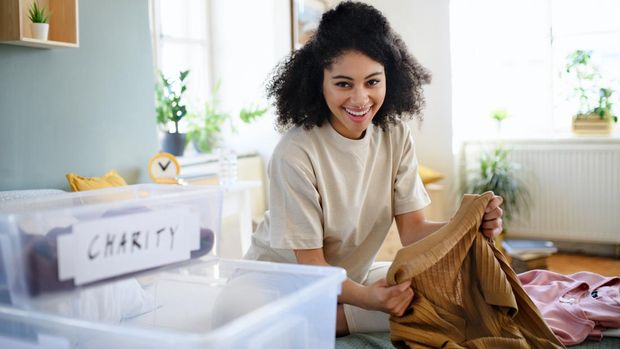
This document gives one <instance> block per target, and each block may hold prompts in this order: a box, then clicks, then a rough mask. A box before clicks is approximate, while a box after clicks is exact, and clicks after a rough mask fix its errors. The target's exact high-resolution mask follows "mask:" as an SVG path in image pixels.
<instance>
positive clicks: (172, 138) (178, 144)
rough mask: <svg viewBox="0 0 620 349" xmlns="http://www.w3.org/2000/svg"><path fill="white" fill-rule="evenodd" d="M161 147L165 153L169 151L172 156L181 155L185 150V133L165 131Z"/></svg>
mask: <svg viewBox="0 0 620 349" xmlns="http://www.w3.org/2000/svg"><path fill="white" fill-rule="evenodd" d="M161 147H162V150H163V151H164V152H166V153H170V154H172V155H174V156H183V151H184V150H185V133H170V132H166V133H165V134H164V139H163V140H162V144H161Z"/></svg>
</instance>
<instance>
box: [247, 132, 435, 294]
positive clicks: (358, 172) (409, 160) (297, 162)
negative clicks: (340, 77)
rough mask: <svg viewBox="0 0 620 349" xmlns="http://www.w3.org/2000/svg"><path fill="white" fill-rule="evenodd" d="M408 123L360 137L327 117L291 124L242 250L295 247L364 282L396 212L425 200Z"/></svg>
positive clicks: (269, 252) (273, 254)
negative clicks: (265, 203) (319, 254)
mask: <svg viewBox="0 0 620 349" xmlns="http://www.w3.org/2000/svg"><path fill="white" fill-rule="evenodd" d="M417 167H418V162H417V159H416V156H415V151H414V144H413V140H412V138H411V131H410V130H409V127H408V126H407V125H406V124H405V123H402V122H399V123H397V124H396V125H391V126H390V127H389V129H388V130H387V131H383V130H382V129H381V128H380V127H377V126H373V125H371V126H370V127H369V128H368V129H367V130H366V133H365V134H364V137H363V138H362V139H359V140H352V139H348V138H345V137H343V136H341V135H340V134H339V133H338V132H336V130H334V128H333V127H332V126H331V124H330V123H329V122H326V123H325V124H324V125H323V126H322V127H313V128H312V129H310V130H306V129H303V128H301V127H295V128H292V129H290V130H289V131H288V132H287V133H286V134H285V135H284V136H283V137H282V139H281V140H280V142H279V143H278V145H277V146H276V148H275V150H274V152H273V156H272V158H271V161H270V163H269V179H270V183H269V211H267V212H266V213H265V220H264V221H263V222H262V223H261V224H260V225H259V226H258V228H257V230H256V232H255V233H254V234H253V236H252V245H251V247H250V249H249V251H248V253H247V254H246V256H245V258H247V259H254V260H263V261H273V262H284V263H296V258H295V254H294V252H293V250H297V249H315V248H323V252H324V254H325V259H326V260H327V262H328V263H329V264H331V265H334V266H340V267H342V268H344V269H345V270H346V271H347V274H348V277H349V278H351V279H352V280H354V281H357V282H362V281H363V280H364V279H365V278H366V274H367V273H368V269H369V268H370V266H371V264H372V263H373V261H374V259H375V256H376V255H377V252H378V251H379V248H380V247H381V244H382V243H383V241H384V240H385V237H386V235H387V233H388V230H389V229H390V225H391V224H392V221H393V219H394V216H395V215H399V214H403V213H407V212H411V211H416V210H419V209H422V208H424V207H425V206H427V205H428V204H429V203H430V199H429V197H428V194H427V193H426V190H425V189H424V186H423V185H422V181H421V179H420V176H419V175H418V169H417Z"/></svg>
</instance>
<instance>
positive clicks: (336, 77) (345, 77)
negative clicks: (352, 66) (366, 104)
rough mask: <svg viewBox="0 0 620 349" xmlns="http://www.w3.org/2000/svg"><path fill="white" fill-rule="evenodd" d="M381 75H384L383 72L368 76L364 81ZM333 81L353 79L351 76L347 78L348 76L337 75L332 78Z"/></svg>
mask: <svg viewBox="0 0 620 349" xmlns="http://www.w3.org/2000/svg"><path fill="white" fill-rule="evenodd" d="M381 74H383V72H381V71H378V72H374V73H372V74H370V75H368V76H367V77H365V78H364V80H366V79H369V78H371V77H373V76H376V75H381ZM332 79H345V80H353V78H352V77H349V76H346V75H335V76H332Z"/></svg>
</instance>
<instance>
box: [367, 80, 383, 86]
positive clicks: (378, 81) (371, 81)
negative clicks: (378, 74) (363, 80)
mask: <svg viewBox="0 0 620 349" xmlns="http://www.w3.org/2000/svg"><path fill="white" fill-rule="evenodd" d="M380 82H381V80H377V79H372V80H368V82H367V84H368V85H370V86H375V85H377V84H378V83H380Z"/></svg>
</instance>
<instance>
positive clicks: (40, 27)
mask: <svg viewBox="0 0 620 349" xmlns="http://www.w3.org/2000/svg"><path fill="white" fill-rule="evenodd" d="M30 29H31V30H32V38H33V39H37V40H47V34H48V33H49V29H50V25H49V24H48V23H30Z"/></svg>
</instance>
